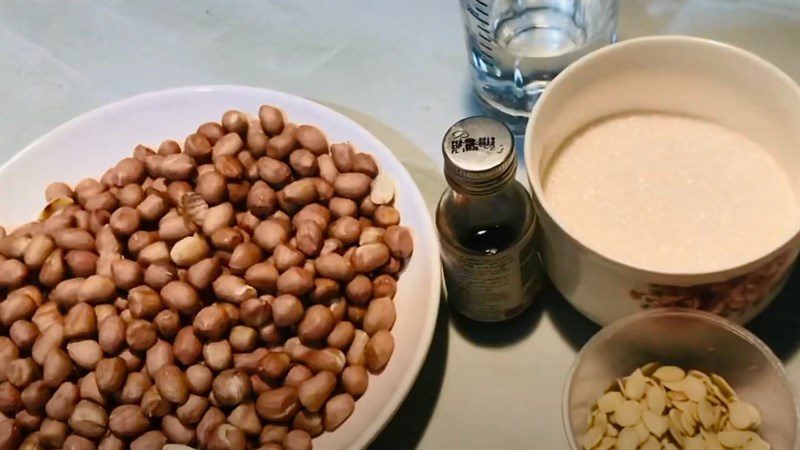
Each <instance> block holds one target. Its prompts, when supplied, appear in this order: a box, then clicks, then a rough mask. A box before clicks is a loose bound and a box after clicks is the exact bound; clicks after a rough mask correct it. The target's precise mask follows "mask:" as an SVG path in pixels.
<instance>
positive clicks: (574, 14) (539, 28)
mask: <svg viewBox="0 0 800 450" xmlns="http://www.w3.org/2000/svg"><path fill="white" fill-rule="evenodd" d="M461 6H462V8H461V14H462V18H463V20H464V27H465V29H466V38H467V50H468V51H469V60H470V64H471V66H472V71H471V72H472V80H473V83H474V85H475V91H476V92H477V94H478V98H479V99H481V100H482V101H483V102H485V103H487V104H488V105H489V106H491V107H493V108H495V109H497V110H499V111H501V112H502V113H504V114H507V115H510V116H518V117H525V116H527V115H528V114H529V113H530V111H531V109H532V108H533V105H534V103H536V100H537V99H538V98H539V95H540V94H541V92H542V90H544V88H545V87H546V86H547V84H548V83H549V82H550V81H551V80H552V79H553V78H554V77H555V76H556V75H558V73H559V72H561V71H562V70H563V69H564V68H566V67H567V66H568V65H569V64H570V63H572V62H573V61H575V60H576V59H578V58H580V57H581V56H583V55H585V54H587V53H590V52H591V51H593V50H596V49H598V48H600V47H602V46H604V45H607V44H610V43H612V42H614V41H615V40H616V29H617V0H461Z"/></svg>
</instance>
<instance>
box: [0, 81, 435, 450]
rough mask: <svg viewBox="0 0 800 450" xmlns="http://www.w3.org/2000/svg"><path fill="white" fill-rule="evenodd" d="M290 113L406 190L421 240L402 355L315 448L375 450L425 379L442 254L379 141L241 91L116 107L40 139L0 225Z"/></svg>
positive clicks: (408, 215) (15, 176)
mask: <svg viewBox="0 0 800 450" xmlns="http://www.w3.org/2000/svg"><path fill="white" fill-rule="evenodd" d="M263 104H271V105H275V106H278V107H280V108H282V109H283V110H284V111H285V112H286V113H287V114H288V117H289V119H290V120H291V121H293V122H296V123H310V124H314V125H316V126H318V127H319V128H320V129H322V130H323V131H325V132H326V133H327V135H328V137H329V139H330V140H331V142H342V141H351V142H352V143H354V144H355V145H356V146H357V147H358V148H359V149H361V150H362V151H366V152H369V153H371V154H372V155H373V156H375V158H376V159H377V161H378V164H379V166H380V169H381V171H382V172H383V173H386V174H388V175H389V176H390V177H391V178H392V179H393V180H394V181H395V184H396V192H397V195H396V204H395V206H396V207H397V209H398V210H399V211H400V213H401V216H402V223H403V225H406V226H408V227H410V228H411V230H412V233H413V236H414V248H415V251H414V255H413V256H412V257H411V261H410V263H409V265H408V267H407V269H406V270H405V271H404V272H403V274H402V276H401V277H400V282H399V284H398V292H397V296H396V299H397V303H396V305H397V322H396V323H395V325H394V328H393V329H392V334H393V335H394V338H395V350H394V354H393V356H392V358H391V360H390V361H389V364H388V366H387V367H386V369H385V370H384V371H383V373H381V374H380V375H378V376H375V377H371V379H370V385H369V389H368V390H367V393H366V394H365V395H364V396H363V397H361V398H360V399H359V400H358V401H357V402H356V409H355V412H354V413H353V415H352V416H351V417H350V418H349V419H348V420H347V422H345V423H344V424H343V425H342V426H341V427H340V428H339V429H337V430H336V431H335V432H333V433H324V434H323V435H322V436H320V437H319V438H317V439H315V440H314V445H315V448H319V449H343V448H362V447H366V446H367V445H368V444H369V443H370V442H371V441H372V440H373V439H374V438H375V436H377V434H378V433H379V432H380V431H381V429H382V428H383V427H384V426H385V425H386V423H387V422H388V421H389V419H390V418H391V417H392V415H393V414H394V412H395V411H396V410H397V408H398V407H399V406H400V403H401V402H402V401H403V399H404V398H405V396H406V394H407V393H408V391H409V389H410V388H411V385H412V384H413V382H414V380H415V379H416V377H417V374H418V373H419V370H420V368H421V367H422V363H423V361H424V359H425V355H426V354H427V351H428V347H429V346H430V342H431V338H432V336H433V330H434V325H435V323H436V315H437V312H438V307H439V291H440V260H439V250H438V249H439V244H438V240H437V238H436V233H435V231H434V227H433V223H432V221H431V218H430V214H429V213H428V210H427V208H426V206H425V202H424V201H423V199H422V195H421V194H420V193H419V190H418V189H417V187H416V185H415V184H414V182H413V181H412V179H411V177H410V176H409V174H408V172H406V170H405V168H404V167H403V166H402V164H401V163H400V161H398V160H397V158H395V156H394V155H393V154H392V152H391V150H389V149H388V148H387V147H386V146H385V145H383V143H381V142H380V141H379V140H378V139H377V138H375V136H373V135H372V134H370V133H369V132H368V131H366V130H365V129H364V128H362V127H361V126H359V125H358V124H356V123H355V122H353V121H352V120H350V119H348V118H347V117H345V116H343V115H341V114H339V113H338V112H336V111H333V110H331V109H329V108H327V107H324V106H322V105H319V104H317V103H314V102H312V101H309V100H306V99H303V98H299V97H296V96H293V95H289V94H284V93H281V92H276V91H271V90H266V89H257V88H250V87H239V86H207V87H188V88H179V89H171V90H166V91H160V92H153V93H148V94H143V95H138V96H136V97H131V98H128V99H125V100H121V101H118V102H116V103H112V104H110V105H107V106H104V107H101V108H99V109H96V110H93V111H90V112H88V113H86V114H83V115H82V116H80V117H78V118H76V119H73V120H71V121H69V122H67V123H65V124H63V125H61V126H59V127H58V128H56V129H55V130H53V131H51V132H49V133H48V134H46V135H45V136H43V137H41V138H39V139H37V140H36V141H35V142H33V143H32V144H30V145H29V146H28V147H26V148H25V149H24V150H22V151H21V152H19V154H17V155H16V156H14V157H13V158H12V159H11V160H10V161H8V163H6V164H5V165H4V166H3V167H2V168H0V224H3V225H4V226H7V227H8V226H15V225H20V224H22V223H24V222H27V221H30V220H33V219H35V218H36V217H37V216H38V214H39V212H40V211H41V209H42V207H43V206H44V204H45V201H44V189H45V187H46V186H47V185H48V183H50V182H52V181H66V182H68V183H71V184H74V183H76V182H78V181H79V180H81V179H82V178H84V177H95V178H99V177H100V176H101V175H102V174H103V172H104V171H105V170H106V169H107V168H108V167H111V166H112V165H114V164H115V163H116V162H117V161H118V160H120V159H121V158H123V157H125V156H130V154H131V152H132V150H133V148H134V147H135V146H136V145H137V144H146V145H149V146H154V147H157V146H158V144H159V143H160V142H161V141H163V140H164V139H175V140H177V141H178V142H180V143H183V140H184V139H185V137H186V136H187V135H188V134H191V133H194V132H195V130H196V129H197V126H198V125H200V124H201V123H204V122H207V121H211V120H217V121H218V120H219V119H220V117H222V113H224V112H225V111H227V110H229V109H240V110H243V111H247V112H249V113H252V114H255V113H257V111H258V108H259V106H260V105H263Z"/></svg>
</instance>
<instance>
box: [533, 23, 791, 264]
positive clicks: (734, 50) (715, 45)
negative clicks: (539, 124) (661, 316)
mask: <svg viewBox="0 0 800 450" xmlns="http://www.w3.org/2000/svg"><path fill="white" fill-rule="evenodd" d="M671 44H672V45H674V44H688V45H694V46H697V47H704V48H706V49H711V50H713V51H718V52H726V53H728V54H730V55H733V56H736V57H740V58H744V59H746V60H747V61H749V63H751V64H754V65H756V66H760V67H761V68H762V69H765V70H767V71H768V72H770V73H771V75H772V76H774V77H775V80H776V81H777V82H779V83H781V84H782V85H784V87H785V88H786V89H787V90H788V91H792V92H794V94H795V97H797V98H798V102H800V85H799V84H797V83H796V82H795V81H794V80H792V78H791V77H789V75H787V74H786V73H784V72H783V71H782V70H780V69H779V68H778V67H777V66H775V65H774V64H772V63H770V62H769V61H767V60H765V59H763V58H761V57H760V56H758V55H756V54H754V53H752V52H749V51H747V50H744V49H742V48H739V47H736V46H734V45H731V44H727V43H724V42H720V41H715V40H712V39H705V38H699V37H694V36H682V35H662V36H645V37H638V38H633V39H628V40H624V41H619V42H617V43H614V44H611V45H608V46H605V47H603V48H600V49H598V50H595V51H594V52H591V53H589V54H587V55H585V56H583V57H581V58H579V59H578V60H577V61H575V62H573V63H572V64H570V65H569V66H567V68H566V69H564V70H563V71H561V73H559V74H558V75H557V76H556V77H555V78H554V79H553V81H551V82H550V84H549V85H548V87H547V89H545V90H544V92H543V93H542V95H541V96H540V97H539V100H538V101H537V102H536V104H535V105H534V107H533V110H532V111H531V114H530V118H529V120H528V123H527V125H526V127H525V140H524V143H523V154H524V157H525V174H526V175H527V177H528V183H529V184H530V186H531V191H532V194H533V198H534V201H535V203H536V204H538V205H539V207H540V210H541V211H543V212H544V213H546V215H547V217H548V218H549V219H550V220H551V221H552V222H553V224H554V225H555V226H556V227H557V228H558V229H559V230H561V232H562V233H563V234H564V235H565V236H566V238H567V240H568V241H569V242H571V243H572V244H573V245H576V246H577V247H578V248H580V249H581V250H583V251H584V252H587V253H588V254H589V255H590V256H591V257H594V258H597V259H599V260H600V261H602V262H603V263H606V264H608V265H611V266H613V267H615V268H617V269H622V270H628V271H634V272H638V273H644V274H649V275H652V276H659V277H664V278H680V279H685V278H696V279H708V278H720V279H722V278H729V277H730V276H731V275H733V274H736V273H745V272H748V271H750V270H752V269H754V268H757V267H759V266H761V265H762V264H765V263H766V262H768V261H769V260H771V259H772V258H775V257H777V256H778V255H779V254H780V253H782V252H784V251H786V249H787V247H790V246H792V245H794V244H793V243H794V242H795V241H797V243H800V224H798V227H797V229H796V230H795V232H794V233H792V234H790V235H789V236H788V237H787V238H786V239H785V240H783V241H781V243H780V245H778V246H776V247H774V248H772V249H770V250H769V251H768V252H766V253H764V254H762V255H761V256H758V257H756V258H754V259H750V260H748V261H746V262H744V263H741V264H738V265H735V266H724V267H722V268H721V269H715V270H706V271H695V272H686V271H666V270H655V269H648V268H644V267H638V266H635V265H632V264H629V263H627V262H624V261H621V260H618V259H616V258H613V257H611V256H609V255H606V254H604V253H601V252H600V251H598V250H596V249H595V248H593V247H592V246H590V245H588V244H586V243H584V242H583V241H581V240H579V239H578V238H576V237H575V236H574V235H573V234H572V233H570V231H569V229H568V228H567V227H566V226H565V224H564V223H563V222H562V221H561V219H560V218H559V217H558V216H557V215H556V214H554V213H553V211H552V210H551V208H550V207H549V206H548V202H547V197H546V196H545V194H544V188H543V187H542V183H541V181H542V180H541V177H539V176H538V174H533V164H532V163H531V161H533V142H534V139H535V137H534V136H533V127H534V123H535V122H536V119H537V117H538V115H539V111H540V110H541V109H543V108H544V106H543V105H545V104H547V102H548V99H549V98H550V97H552V95H553V91H554V90H555V89H556V88H557V87H558V85H559V84H561V83H563V80H564V79H566V78H567V77H569V76H570V74H572V73H573V72H576V71H578V70H580V69H581V68H583V67H585V66H590V65H591V64H592V63H594V62H595V61H596V60H597V59H601V58H605V57H606V56H607V55H608V54H614V53H618V52H625V51H629V50H630V49H631V48H637V47H642V46H644V47H648V46H661V45H671ZM534 175H535V176H534Z"/></svg>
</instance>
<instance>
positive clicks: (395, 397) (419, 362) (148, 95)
mask: <svg viewBox="0 0 800 450" xmlns="http://www.w3.org/2000/svg"><path fill="white" fill-rule="evenodd" d="M206 92H211V93H238V94H247V93H252V94H254V95H265V94H266V95H270V96H272V97H275V98H285V99H289V100H290V101H292V102H296V104H298V105H303V106H306V107H309V108H315V109H317V110H321V111H323V112H324V113H325V114H327V115H330V116H331V117H333V118H335V119H336V120H338V121H341V122H342V123H346V124H348V125H349V126H353V127H355V128H358V129H360V130H362V131H363V132H364V134H365V135H366V136H367V137H368V138H369V139H371V140H372V141H374V143H375V144H376V146H377V147H381V153H382V159H386V160H387V161H388V162H389V163H390V164H391V165H392V166H394V167H397V168H399V169H400V170H399V171H398V172H397V173H398V175H399V176H400V177H402V178H403V182H406V183H408V184H410V185H411V186H413V189H412V190H411V191H409V192H408V193H406V194H405V195H409V196H410V197H411V200H412V202H413V203H414V204H415V206H418V207H419V208H420V209H419V214H420V220H421V221H422V222H423V223H424V228H425V229H426V230H425V231H421V230H420V231H416V230H415V231H416V232H415V233H413V234H415V235H419V234H418V233H425V234H429V235H430V238H431V239H430V240H431V242H432V246H431V247H429V248H426V249H425V252H424V253H423V252H420V253H418V254H415V256H416V257H417V258H419V259H427V260H428V263H429V264H430V267H431V273H432V275H431V292H430V293H429V294H428V295H429V297H430V299H431V301H430V302H429V304H428V308H427V311H425V312H424V316H422V317H424V320H427V321H429V322H430V326H428V327H426V328H425V329H424V330H423V334H422V336H421V341H420V342H421V344H422V345H423V346H424V351H417V352H416V353H414V355H413V357H412V358H411V362H410V364H409V365H407V366H406V367H405V368H404V371H405V372H406V373H410V374H413V376H403V377H401V380H400V382H399V383H398V384H397V385H395V386H394V387H393V391H392V393H391V395H389V396H388V400H387V402H386V403H385V404H384V407H382V408H381V410H380V411H379V414H378V415H376V416H375V417H374V420H373V421H372V422H371V424H370V426H369V427H367V428H365V429H364V430H363V431H362V432H361V433H360V434H359V435H358V436H356V437H355V439H354V440H353V443H352V445H353V448H366V447H367V446H368V445H369V444H370V443H371V442H372V441H374V440H375V439H376V438H377V437H378V435H379V434H380V432H381V431H382V430H383V429H384V428H385V427H386V426H387V425H388V424H389V422H390V421H391V419H392V417H394V415H395V413H396V412H397V410H398V409H399V408H400V406H401V405H402V404H403V402H404V401H405V399H406V397H407V396H408V394H409V392H410V391H411V387H412V386H413V384H414V382H415V381H416V380H417V378H418V377H419V374H420V372H421V370H422V366H423V363H424V362H425V359H426V358H427V356H428V353H429V352H430V346H431V342H432V341H433V335H434V332H435V330H436V323H437V319H438V315H439V306H440V303H441V277H440V273H441V258H440V249H439V240H438V239H437V237H436V227H435V226H434V223H433V219H432V217H431V214H430V212H429V210H428V208H427V206H426V203H425V200H424V198H423V196H422V193H421V192H420V190H419V187H418V186H417V184H416V183H415V182H414V180H413V178H412V177H411V174H410V173H409V172H408V169H407V168H406V167H405V165H404V164H403V163H402V162H401V161H400V160H399V159H398V158H397V156H396V155H395V154H394V152H393V151H392V150H391V148H390V147H389V146H388V145H386V144H385V143H384V142H383V141H381V140H380V139H378V138H377V137H376V136H375V135H374V134H373V133H372V132H371V131H370V130H368V129H367V128H366V127H364V126H363V125H361V124H360V123H359V122H357V121H355V120H354V119H351V118H350V117H348V116H346V115H345V114H343V113H341V112H339V111H336V110H334V109H333V108H331V107H329V106H327V105H325V104H322V103H320V102H317V101H314V100H311V99H308V98H305V97H303V96H300V95H295V94H290V93H288V92H283V91H279V90H275V89H268V88H263V87H256V86H246V85H234V84H208V85H190V86H180V87H172V88H166V89H160V90H155V91H147V92H143V93H140V94H136V95H132V96H127V97H123V98H121V99H119V100H115V101H113V102H110V103H106V104H103V105H101V106H98V107H96V108H92V109H90V110H88V111H85V112H83V113H80V114H78V115H77V116H75V117H73V118H71V119H69V120H67V121H65V122H63V123H61V124H60V125H58V126H56V127H54V128H51V129H49V130H47V131H46V132H45V133H44V134H42V135H41V136H39V137H37V138H36V139H34V140H33V141H32V142H30V143H29V144H28V145H26V146H24V147H23V148H22V149H21V150H19V151H18V152H17V153H16V154H15V155H13V156H12V157H11V158H9V159H8V160H7V161H6V162H5V163H4V164H2V165H0V174H2V173H3V172H4V171H6V170H9V168H10V167H11V166H12V165H13V164H14V163H15V162H16V161H17V160H19V159H22V158H25V157H28V156H27V154H28V153H30V151H31V149H33V148H34V147H36V146H37V145H40V144H41V142H42V141H44V140H45V139H46V138H47V137H48V136H50V135H51V134H54V133H57V132H65V131H67V130H68V129H69V128H71V127H73V126H75V125H76V124H77V123H80V122H82V121H84V120H87V119H91V118H93V117H97V116H100V115H103V114H107V113H109V112H111V111H117V110H125V109H129V108H130V107H131V105H135V104H137V103H138V102H142V101H157V100H159V99H160V98H165V97H170V96H176V95H178V96H179V95H191V94H198V93H206ZM414 289H416V288H413V287H412V291H411V292H412V293H414V292H416V291H414ZM420 294H422V293H420ZM378 376H380V374H379V375H378ZM386 405H388V407H386Z"/></svg>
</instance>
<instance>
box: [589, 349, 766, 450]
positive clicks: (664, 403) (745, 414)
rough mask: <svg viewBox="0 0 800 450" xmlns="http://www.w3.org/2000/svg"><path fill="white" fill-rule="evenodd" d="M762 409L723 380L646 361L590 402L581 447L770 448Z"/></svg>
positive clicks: (630, 449) (670, 449) (620, 449)
mask: <svg viewBox="0 0 800 450" xmlns="http://www.w3.org/2000/svg"><path fill="white" fill-rule="evenodd" d="M760 424H761V414H760V413H759V412H758V410H757V409H756V408H755V407H754V406H753V405H751V404H749V403H746V402H744V401H742V400H739V398H738V397H737V396H736V392H734V390H733V389H732V388H731V387H730V385H729V384H728V382H727V381H725V379H723V378H722V377H720V376H719V375H716V374H711V375H710V376H709V375H706V374H705V373H703V372H700V371H698V370H690V371H689V372H688V373H687V372H686V371H684V370H683V369H681V368H680V367H676V366H661V367H659V366H658V365H657V364H654V363H650V364H647V365H645V366H644V367H642V368H641V369H636V370H635V371H634V372H633V373H632V374H631V375H629V376H627V377H625V378H622V379H619V380H617V383H616V384H615V385H614V386H612V388H611V389H610V390H609V391H608V392H606V393H605V394H603V396H601V397H600V399H599V400H598V401H597V404H595V406H594V408H593V411H592V415H591V417H589V431H588V432H587V433H586V434H585V435H584V436H583V440H582V442H581V444H582V445H583V448H584V449H587V450H588V449H592V450H607V449H618V450H636V449H641V450H660V449H664V450H678V449H683V450H725V449H742V450H769V449H770V445H769V444H768V443H767V442H766V441H764V440H763V439H762V438H761V437H760V436H759V435H758V433H757V431H758V427H759V425H760Z"/></svg>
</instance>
